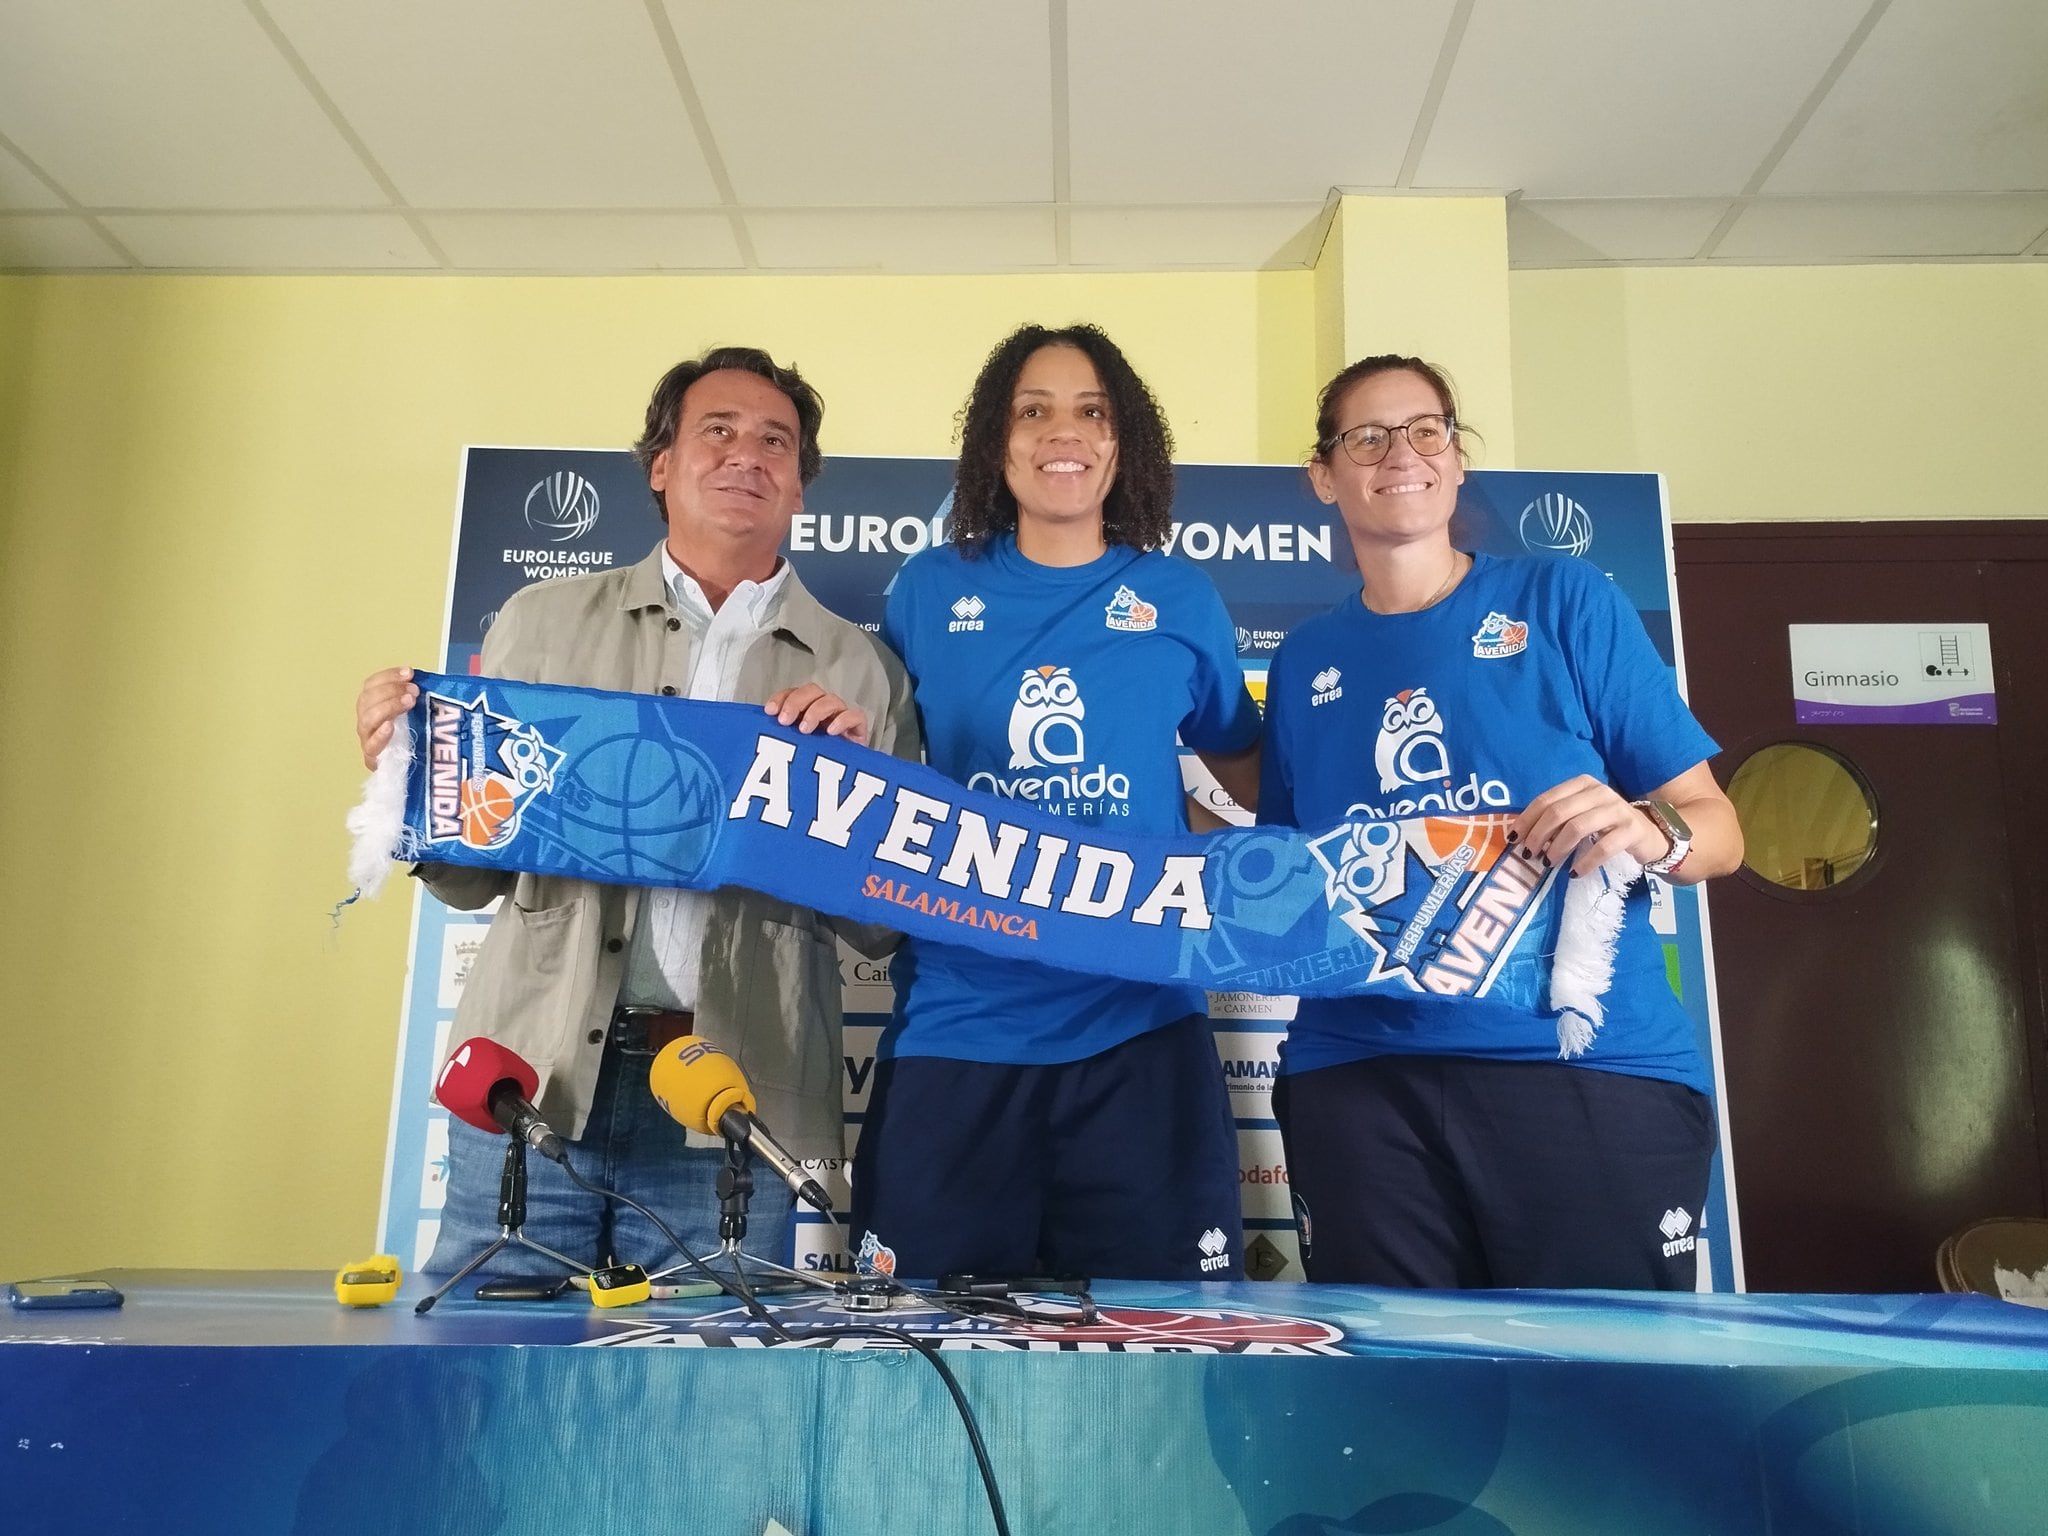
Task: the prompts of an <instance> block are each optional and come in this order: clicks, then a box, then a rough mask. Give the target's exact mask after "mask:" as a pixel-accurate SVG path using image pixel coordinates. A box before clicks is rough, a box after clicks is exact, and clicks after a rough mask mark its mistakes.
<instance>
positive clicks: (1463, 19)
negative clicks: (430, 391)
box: [0, 0, 2048, 273]
mask: <svg viewBox="0 0 2048 1536" xmlns="http://www.w3.org/2000/svg"><path fill="white" fill-rule="evenodd" d="M0 38H4V39H5V46H4V48H0V270H6V271H36V270H43V271H66V270H70V271H91V270H150V271H278V272H291V271H360V272H408V271H456V272H747V271H753V272H904V273H923V272H991V271H1018V272H1034V271H1049V270H1052V271H1056V270H1092V271H1151V270H1161V269H1177V268H1192V269H1205V268H1206V269H1231V270H1246V269H1259V268H1288V267H1295V268H1299V267H1301V266H1304V265H1306V264H1309V263H1312V262H1313V261H1314V259H1315V256H1316V253H1317V251H1318V249H1319V247H1320V244H1321V241H1322V238H1323V235H1324V232H1325V230H1326V228H1327V224H1328V207H1329V203H1330V199H1331V198H1332V196H1333V195H1334V194H1335V193H1337V192H1350V191H1358V192H1368V193H1383V194H1387V195H1397V196H1409V195H1431V194H1453V193H1460V192H1465V193H1481V194H1488V195H1505V196H1507V197H1508V198H1509V217H1508V240H1509V253H1510V259H1511V261H1512V262H1513V263H1514V264H1515V265H1517V266H1521V267H1561V266H1600V265H1615V264H1643V263H1698V264H1707V265H1731V264H1747V263H1757V262H1830V261H1882V260H1915V261H1921V260H1949V261H1971V260H1978V261H1983V260H2006V261H2011V260H2021V259H2029V260H2038V259H2043V258H2044V257H2048V0H1800V3H1798V4H1796V5H1789V4H1786V3H1785V0H1713V3H1711V4H1701V3H1699V0H1540V3H1539V0H1266V3H1264V4H1262V5H1258V6H1251V7H1248V6H1245V5H1243V4H1242V3H1236V4H1232V3H1227V0H1175V3H1174V4H1172V5H1170V6H1169V5H1165V4H1162V3H1160V0H1013V3H1010V4H1006V5H1001V6H996V5H979V4H964V3H962V0H577V3H576V4H574V5H568V4H562V3H560V0H432V3H429V4H424V5H423V4H420V3H419V0H348V3H347V4H343V3H341V0H185V3H181V4H177V5H166V4H163V3H162V0H0Z"/></svg>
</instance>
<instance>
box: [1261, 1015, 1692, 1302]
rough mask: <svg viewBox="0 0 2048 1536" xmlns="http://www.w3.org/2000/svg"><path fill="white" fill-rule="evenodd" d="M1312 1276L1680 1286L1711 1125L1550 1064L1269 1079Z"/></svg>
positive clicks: (1654, 1088) (1461, 1064) (1654, 1090)
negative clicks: (1274, 1082) (1272, 1087)
mask: <svg viewBox="0 0 2048 1536" xmlns="http://www.w3.org/2000/svg"><path fill="white" fill-rule="evenodd" d="M1273 1113H1274V1115H1275V1117H1276V1118H1277V1119H1278V1120H1279V1122H1280V1136H1281V1141H1282V1144H1283V1146H1284V1147H1285V1149H1286V1155H1287V1172H1288V1180H1289V1184H1290V1187H1291V1189H1292V1191H1293V1194H1294V1214H1295V1221H1296V1224H1297V1226H1298V1227H1299V1229H1300V1232H1301V1248H1302V1262H1303V1266H1304V1268H1305V1269H1306V1270H1307V1272H1308V1277H1309V1279H1311V1280H1317V1281H1335V1282H1340V1283H1343V1284H1349V1285H1395V1286H1429V1287H1435V1288H1445V1289H1448V1288H1454V1287H1466V1288H1471V1287H1490V1286H1503V1287H1507V1286H1514V1287H1520V1286H1542V1287H1573V1288H1576V1287H1599V1288H1611V1289H1618V1290H1661V1291H1689V1290H1692V1289H1694V1288H1695V1284H1696V1276H1697V1272H1698V1270H1697V1266H1698V1262H1699V1254H1698V1244H1697V1241H1696V1239H1697V1235H1698V1231H1699V1221H1700V1211H1701V1208H1702V1207H1703V1205H1704V1204H1705V1202H1706V1195H1707V1173H1708V1167H1709V1164H1710V1162H1711V1160H1712V1157H1713V1150H1714V1113H1713V1106H1712V1104H1711V1102H1710V1101H1709V1100H1708V1099H1706V1098H1705V1097H1704V1096H1703V1095H1701V1094H1699V1093H1696V1092H1694V1091H1693V1090H1692V1089H1690V1088H1687V1087H1685V1086H1684V1085H1682V1084H1679V1083H1671V1082H1665V1081H1662V1080H1661V1079H1656V1078H1647V1077H1630V1076H1628V1075H1626V1074H1623V1073H1620V1072H1603V1071H1599V1070H1596V1069H1593V1068H1589V1067H1580V1066H1572V1065H1568V1064H1566V1063H1564V1062H1557V1061H1487V1060H1481V1059H1478V1058H1474V1057H1463V1056H1374V1057H1370V1058H1368V1059H1367V1060H1364V1061H1354V1062H1347V1063H1345V1064H1343V1065H1341V1066H1335V1067H1322V1068H1318V1069H1316V1070H1314V1071H1310V1072H1301V1073H1294V1074H1287V1075H1283V1076H1282V1077H1281V1078H1280V1079H1279V1081H1278V1082H1277V1083H1276V1084H1275V1086H1274V1093H1273Z"/></svg>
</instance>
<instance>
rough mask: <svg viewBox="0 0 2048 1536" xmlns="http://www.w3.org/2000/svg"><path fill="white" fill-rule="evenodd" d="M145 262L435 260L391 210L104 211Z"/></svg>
mask: <svg viewBox="0 0 2048 1536" xmlns="http://www.w3.org/2000/svg"><path fill="white" fill-rule="evenodd" d="M104 222H105V224H106V226H107V229H108V231H109V232H110V233H111V234H112V235H113V236H114V238H115V239H117V240H119V241H120V242H121V243H122V244H123V245H125V246H127V247H128V249H129V250H131V251H133V252H134V253H135V255H136V257H137V258H138V259H139V260H140V261H141V262H142V263H143V265H145V266H150V267H203V268H207V269H219V270H225V271H234V272H293V271H338V272H365V271H367V272H379V271H391V270H394V269H397V270H402V269H406V268H418V267H434V266H436V265H438V263H436V262H435V260H434V258H433V256H432V254H431V253H429V252H428V250H427V249H426V247H425V246H423V245H421V244H420V242H419V238H418V236H416V235H414V234H413V232H412V230H411V229H409V228H408V227H407V226H406V222H405V220H404V219H402V218H400V217H399V216H398V215H397V214H395V213H215V214H180V213H145V214H108V215H107V216H106V218H105V220H104Z"/></svg>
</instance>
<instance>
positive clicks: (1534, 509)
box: [1516, 491, 1593, 556]
mask: <svg viewBox="0 0 2048 1536" xmlns="http://www.w3.org/2000/svg"><path fill="white" fill-rule="evenodd" d="M1516 531H1517V532H1518V533H1520V534H1521V536H1522V547H1523V548H1524V549H1526V550H1529V551H1530V552H1531V553H1533V554H1543V555H1572V556H1578V555H1583V554H1584V553H1585V552H1586V551H1587V550H1589V549H1591V548H1592V547H1593V514H1592V513H1590V512H1588V511H1587V510H1586V509H1585V508H1584V507H1582V506H1580V505H1579V504H1578V503H1577V502H1576V501H1573V500H1572V499H1571V497H1569V496H1567V495H1565V494H1564V493H1563V492H1562V491H1548V492H1545V493H1544V494H1543V495H1541V496H1538V497H1537V498H1536V499H1535V500H1534V501H1532V502H1530V503H1529V505H1527V506H1526V507H1524V508H1522V520H1521V522H1520V523H1519V524H1517V525H1516Z"/></svg>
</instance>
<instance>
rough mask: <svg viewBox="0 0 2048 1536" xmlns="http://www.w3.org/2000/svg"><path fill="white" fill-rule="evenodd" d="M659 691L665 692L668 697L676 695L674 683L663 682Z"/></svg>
mask: <svg viewBox="0 0 2048 1536" xmlns="http://www.w3.org/2000/svg"><path fill="white" fill-rule="evenodd" d="M661 691H662V692H663V693H665V694H667V695H668V696H669V697H670V698H674V697H675V696H676V687H675V684H674V683H663V684H662V685H661Z"/></svg>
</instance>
